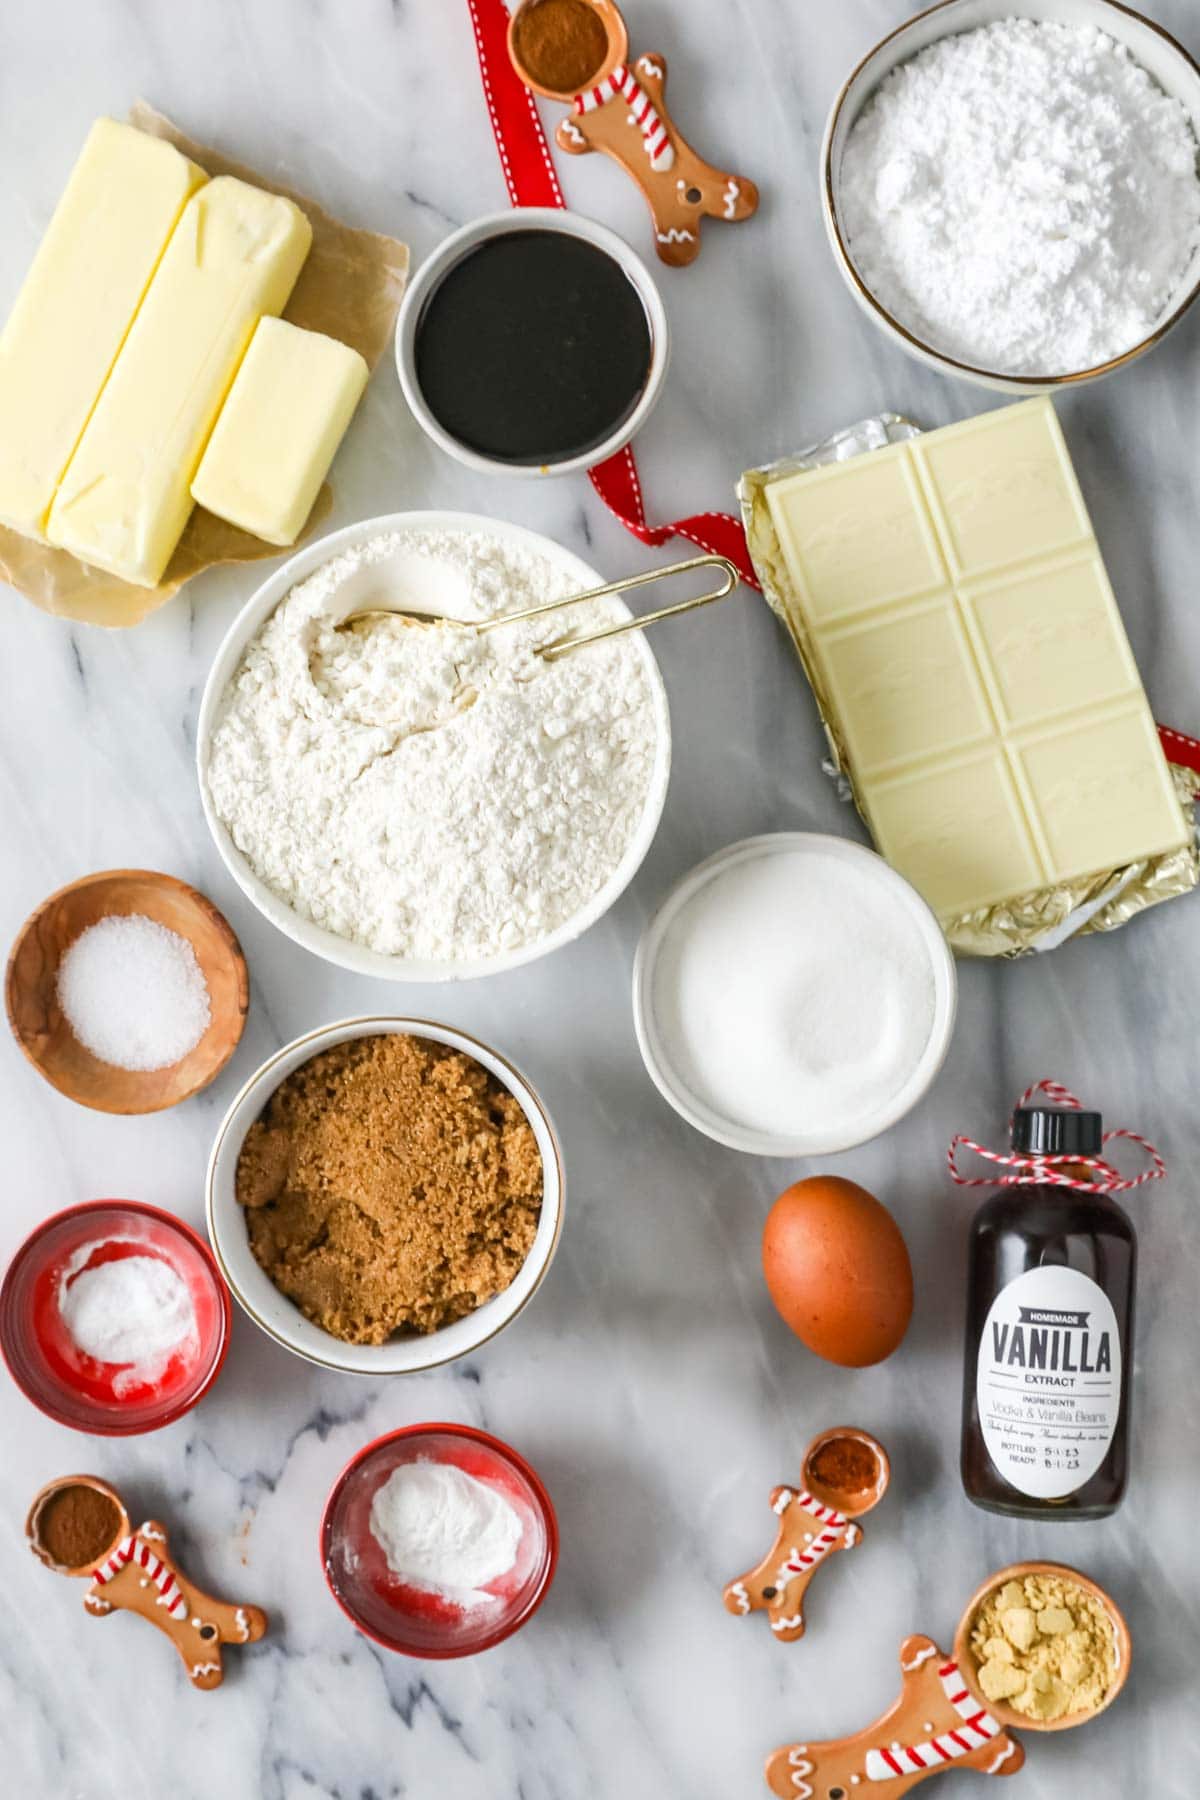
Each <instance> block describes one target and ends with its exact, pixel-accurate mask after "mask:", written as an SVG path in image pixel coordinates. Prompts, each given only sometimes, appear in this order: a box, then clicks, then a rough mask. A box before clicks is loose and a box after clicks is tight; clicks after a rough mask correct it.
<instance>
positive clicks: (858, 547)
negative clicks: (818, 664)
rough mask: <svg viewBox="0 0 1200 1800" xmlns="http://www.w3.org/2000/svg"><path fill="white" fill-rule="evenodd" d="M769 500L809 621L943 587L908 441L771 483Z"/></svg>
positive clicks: (940, 568) (842, 614) (784, 551)
mask: <svg viewBox="0 0 1200 1800" xmlns="http://www.w3.org/2000/svg"><path fill="white" fill-rule="evenodd" d="M766 493H767V504H768V506H769V508H770V511H771V517H772V519H773V520H774V524H775V530H776V532H777V533H778V535H779V542H780V544H781V546H782V548H783V553H784V557H785V559H786V561H787V565H788V572H789V574H790V575H791V577H792V580H793V581H794V582H795V584H796V586H797V588H798V589H799V591H800V594H801V597H802V600H803V603H804V610H805V613H806V615H807V616H808V618H809V619H810V620H811V621H812V622H813V623H814V624H823V623H825V622H826V621H830V620H833V619H839V618H842V617H844V616H845V615H848V614H851V613H858V612H864V611H866V610H867V609H869V608H871V607H878V606H884V605H890V604H893V603H894V602H896V601H899V600H910V599H913V598H914V597H916V596H917V595H920V594H927V593H930V592H932V591H933V590H934V589H935V588H940V587H944V586H945V583H946V573H945V570H944V568H943V567H942V559H941V556H940V554H939V552H938V547H937V539H936V537H935V536H934V532H933V527H932V524H931V522H930V519H929V515H928V513H927V511H926V509H925V507H924V505H923V504H922V502H921V497H920V493H919V490H918V488H917V484H916V479H915V476H914V473H913V469H912V466H911V464H910V462H909V460H908V456H907V452H906V447H905V446H903V445H900V446H897V447H895V448H894V449H889V450H876V451H873V452H872V453H871V454H870V455H869V456H857V457H854V458H853V459H852V461H850V462H848V463H835V464H833V465H832V466H831V467H830V468H827V469H814V470H812V471H805V472H803V473H802V474H799V475H793V476H788V477H785V478H784V479H783V480H781V481H778V482H772V483H771V484H770V485H769V486H768V488H767V490H766Z"/></svg>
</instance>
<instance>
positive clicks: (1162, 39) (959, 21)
mask: <svg viewBox="0 0 1200 1800" xmlns="http://www.w3.org/2000/svg"><path fill="white" fill-rule="evenodd" d="M1012 18H1020V19H1038V20H1046V21H1050V22H1056V23H1061V24H1065V25H1094V26H1095V27H1096V28H1097V29H1098V30H1100V31H1104V32H1107V33H1108V35H1109V37H1112V38H1115V39H1116V40H1117V42H1118V43H1120V44H1124V45H1125V46H1126V47H1127V49H1128V50H1129V51H1130V53H1131V54H1132V55H1133V56H1134V57H1135V58H1136V60H1137V61H1138V62H1139V63H1141V65H1142V67H1143V68H1144V69H1146V70H1148V72H1149V73H1150V74H1151V75H1152V76H1153V77H1154V79H1155V81H1157V82H1158V84H1159V86H1160V87H1161V88H1162V89H1163V90H1164V92H1166V93H1168V94H1170V95H1172V96H1173V97H1174V98H1175V99H1177V100H1180V101H1182V103H1183V105H1184V107H1185V108H1186V109H1187V112H1188V114H1189V115H1190V117H1191V120H1192V126H1193V129H1194V130H1195V132H1196V134H1197V136H1198V137H1200V67H1198V66H1197V64H1196V63H1195V62H1194V61H1193V59H1192V57H1191V56H1189V55H1188V53H1187V51H1186V50H1185V49H1184V48H1183V46H1182V45H1181V44H1179V43H1177V42H1176V41H1175V39H1174V38H1173V37H1171V36H1170V34H1169V33H1168V32H1166V31H1164V30H1163V29H1162V27H1161V26H1160V25H1156V24H1154V23H1153V21H1152V20H1150V19H1147V18H1144V17H1143V16H1142V14H1141V13H1137V12H1133V11H1132V10H1131V9H1130V8H1129V7H1127V6H1121V5H1119V4H1118V3H1117V0H941V3H940V4H939V5H936V6H931V7H929V9H928V10H927V11H925V12H920V13H917V14H916V16H915V17H914V18H911V19H909V20H908V22H907V24H904V25H901V26H899V27H898V28H897V29H896V30H895V31H893V32H890V33H889V34H888V36H887V37H885V38H884V39H882V41H881V42H880V43H878V44H876V46H875V48H874V49H873V50H872V51H871V52H870V53H869V55H867V56H865V57H864V58H863V60H862V62H860V63H859V65H858V67H857V68H856V69H855V70H854V72H853V74H852V75H851V76H850V78H849V80H848V81H847V82H846V83H845V85H844V86H843V88H842V90H841V92H840V93H839V94H838V97H837V99H836V100H835V101H834V103H833V109H832V111H831V112H830V115H829V120H828V123H827V125H826V127H825V138H824V142H823V144H822V146H821V203H822V210H823V213H824V216H825V230H826V233H827V235H828V237H829V242H830V244H831V246H832V248H833V254H834V258H835V260H836V262H837V266H838V269H839V270H840V272H841V275H842V278H843V280H844V281H845V283H846V286H847V287H848V288H849V290H850V292H851V293H852V294H853V296H854V298H855V299H856V300H857V301H858V304H859V305H860V306H861V307H862V309H863V311H864V312H865V313H866V314H867V317H868V318H870V319H871V320H873V322H874V323H875V324H876V325H878V326H879V327H880V329H881V330H882V331H883V332H884V333H885V334H886V335H887V336H888V337H890V338H891V339H892V341H893V343H897V344H899V345H900V347H901V348H902V349H904V350H907V351H908V353H909V355H910V356H915V357H916V358H917V360H918V361H919V362H923V363H926V364H928V366H929V367H930V368H933V369H940V370H941V371H942V373H943V374H947V375H957V376H958V377H959V378H960V379H961V380H963V381H970V382H973V383H974V384H975V385H976V386H977V387H984V388H991V389H993V390H994V391H995V392H996V393H1002V394H1046V393H1054V392H1056V391H1057V390H1058V389H1060V388H1066V387H1078V386H1079V385H1080V384H1081V383H1083V382H1085V381H1098V380H1099V379H1100V378H1101V377H1102V376H1104V375H1111V374H1112V373H1113V372H1114V370H1116V369H1123V368H1124V367H1125V366H1126V364H1127V363H1131V362H1133V361H1134V360H1135V359H1136V358H1137V357H1139V356H1143V355H1144V354H1145V353H1146V351H1147V350H1151V349H1153V347H1154V345H1155V344H1158V343H1161V342H1162V340H1163V338H1164V337H1165V336H1166V335H1167V333H1168V331H1170V330H1171V329H1172V327H1173V326H1174V325H1176V324H1178V322H1179V320H1180V319H1181V318H1182V317H1183V315H1184V313H1185V312H1186V311H1187V309H1188V307H1189V306H1190V305H1191V304H1192V302H1193V300H1194V299H1195V298H1196V296H1197V294H1200V250H1197V251H1196V253H1195V254H1194V255H1193V257H1192V260H1191V263H1190V264H1189V266H1188V268H1187V269H1186V270H1185V272H1184V275H1183V277H1182V279H1181V281H1180V284H1179V287H1178V289H1177V291H1176V293H1175V295H1174V296H1173V297H1172V299H1171V301H1170V303H1169V304H1168V305H1167V307H1166V308H1165V310H1164V313H1163V316H1162V318H1161V319H1160V320H1159V321H1158V323H1157V324H1156V326H1155V328H1154V330H1153V331H1152V332H1151V333H1150V335H1149V337H1147V338H1145V339H1143V341H1142V342H1141V343H1140V344H1135V345H1134V346H1133V347H1132V348H1131V349H1129V350H1125V351H1123V352H1122V354H1121V355H1120V356H1115V357H1113V358H1112V359H1111V361H1109V362H1106V363H1099V364H1097V365H1096V367H1094V368H1091V369H1079V370H1076V371H1075V372H1073V373H1071V374H1066V375H1036V374H1031V375H1002V374H998V373H997V372H996V371H995V370H992V369H984V368H978V367H976V366H975V365H973V364H971V363H966V362H960V361H959V360H958V359H957V358H955V357H953V356H946V355H944V354H943V353H942V352H941V351H939V350H934V349H932V348H931V347H930V346H929V345H928V344H925V343H923V342H922V341H921V339H920V338H918V337H916V336H915V335H914V334H913V333H912V332H911V331H910V330H908V328H907V327H906V326H904V325H902V324H901V323H900V321H899V320H898V319H896V318H894V317H893V316H892V314H891V313H889V312H888V311H887V310H886V308H885V307H883V306H882V305H881V304H880V302H879V301H878V300H877V299H876V298H875V296H874V294H873V293H871V291H870V289H869V288H868V287H867V286H866V283H865V282H864V281H863V279H862V277H861V276H860V275H859V273H858V270H857V269H856V268H855V266H854V261H853V259H852V257H851V255H850V250H849V247H848V245H847V243H846V240H845V238H844V236H843V234H842V228H841V222H840V218H839V214H838V175H839V171H840V168H841V161H842V152H843V150H844V149H845V146H846V139H847V137H848V136H849V134H850V131H851V130H852V128H853V126H854V123H855V120H856V119H857V118H858V116H859V114H860V113H861V112H862V110H863V107H864V106H865V105H866V103H867V101H868V100H869V99H870V98H871V95H872V94H873V93H874V92H875V90H876V88H877V87H878V86H879V84H880V83H881V82H882V81H883V80H884V78H885V77H886V76H888V75H890V74H891V72H892V70H893V69H895V68H897V67H898V66H899V64H900V63H903V62H907V61H908V60H909V58H910V57H913V56H915V55H916V54H917V53H918V51H921V50H925V49H927V48H928V47H929V45H930V44H932V43H935V42H937V40H938V39H939V38H944V37H951V36H954V35H956V34H957V33H959V32H963V31H973V30H975V29H976V27H978V26H980V25H991V24H994V23H995V22H996V20H998V19H1012Z"/></svg>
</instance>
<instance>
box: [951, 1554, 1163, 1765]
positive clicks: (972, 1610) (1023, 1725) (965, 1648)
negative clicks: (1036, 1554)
mask: <svg viewBox="0 0 1200 1800" xmlns="http://www.w3.org/2000/svg"><path fill="white" fill-rule="evenodd" d="M1026 1575H1057V1576H1058V1578H1059V1580H1061V1581H1066V1582H1073V1583H1074V1585H1075V1586H1076V1587H1079V1588H1082V1589H1083V1591H1084V1593H1085V1594H1090V1595H1091V1596H1092V1598H1093V1599H1094V1600H1098V1601H1099V1602H1100V1604H1101V1606H1102V1607H1103V1608H1104V1610H1105V1612H1106V1613H1107V1614H1108V1620H1109V1623H1110V1625H1111V1626H1112V1628H1113V1638H1114V1640H1115V1642H1116V1649H1117V1667H1116V1673H1115V1674H1114V1675H1113V1679H1112V1686H1111V1687H1110V1688H1109V1690H1108V1693H1107V1694H1106V1695H1105V1696H1104V1699H1103V1701H1102V1702H1101V1704H1100V1705H1099V1706H1098V1707H1097V1708H1096V1710H1095V1712H1074V1713H1063V1714H1062V1716H1061V1718H1057V1719H1031V1718H1030V1717H1029V1715H1028V1714H1027V1713H1023V1712H1017V1710H1016V1709H1015V1707H1012V1706H1008V1705H1006V1703H1005V1702H1004V1701H1003V1700H989V1699H988V1697H987V1695H986V1694H985V1693H984V1692H983V1690H982V1688H981V1687H980V1686H979V1680H978V1676H977V1675H976V1663H975V1657H974V1655H973V1653H972V1650H971V1626H972V1625H973V1624H974V1622H975V1614H976V1613H977V1612H978V1611H979V1608H980V1607H981V1606H982V1605H983V1603H984V1601H985V1600H986V1599H987V1597H988V1595H989V1594H992V1593H994V1592H995V1590H996V1589H997V1588H1001V1587H1003V1586H1004V1584H1005V1582H1006V1581H1023V1580H1024V1579H1025V1577H1026ZM1132 1656H1133V1640H1132V1639H1131V1637H1130V1635H1129V1626H1128V1624H1127V1623H1126V1621H1125V1615H1124V1614H1123V1613H1122V1611H1121V1609H1120V1607H1119V1606H1118V1605H1117V1603H1116V1601H1115V1600H1114V1599H1113V1597H1112V1595H1111V1594H1106V1593H1105V1591H1104V1589H1103V1588H1102V1587H1101V1586H1100V1585H1099V1583H1098V1582H1095V1581H1093V1580H1092V1578H1091V1576H1090V1575H1081V1574H1080V1572H1079V1570H1078V1569H1072V1568H1069V1567H1068V1566H1067V1565H1066V1563H1051V1562H1019V1563H1010V1564H1009V1566H1008V1568H1007V1569H1000V1570H998V1571H997V1573H996V1574H995V1575H989V1576H988V1578H987V1580H986V1581H984V1582H982V1583H981V1584H980V1585H979V1587H977V1588H976V1589H975V1592H974V1593H973V1594H972V1595H971V1598H970V1599H969V1600H968V1602H967V1609H966V1611H965V1612H964V1613H963V1616H962V1618H961V1619H960V1620H959V1624H958V1630H957V1631H956V1632H955V1634H954V1660H955V1662H956V1663H957V1664H958V1669H959V1673H960V1675H961V1676H962V1678H963V1681H964V1682H965V1683H966V1685H967V1687H968V1688H970V1690H971V1692H972V1694H974V1696H975V1698H976V1699H977V1700H978V1702H979V1704H980V1706H982V1707H984V1708H985V1710H986V1711H988V1712H989V1713H991V1715H992V1717H993V1719H996V1720H998V1721H999V1723H1000V1724H1001V1725H1002V1726H1003V1727H1004V1728H1005V1729H1006V1730H1010V1731H1069V1730H1070V1729H1071V1728H1072V1726H1075V1725H1086V1724H1087V1723H1088V1721H1089V1720H1091V1719H1098V1718H1099V1717H1100V1714H1101V1713H1102V1712H1107V1710H1108V1708H1109V1707H1110V1706H1111V1705H1112V1703H1113V1701H1114V1700H1115V1699H1116V1697H1117V1695H1118V1694H1119V1693H1120V1691H1121V1689H1122V1688H1123V1687H1124V1686H1125V1683H1126V1681H1127V1680H1128V1678H1129V1664H1130V1661H1131V1659H1132Z"/></svg>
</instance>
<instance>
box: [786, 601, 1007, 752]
mask: <svg viewBox="0 0 1200 1800" xmlns="http://www.w3.org/2000/svg"><path fill="white" fill-rule="evenodd" d="M821 660H822V663H823V665H824V668H825V673H826V677H827V679H828V682H829V687H830V691H831V692H832V694H833V697H834V699H835V701H836V703H837V708H838V714H839V717H840V718H841V720H842V722H843V725H844V728H845V733H846V742H847V745H848V747H849V750H850V754H851V756H852V758H853V759H854V766H855V768H856V769H858V770H860V771H861V772H862V773H863V774H864V775H869V774H872V773H873V772H874V771H876V770H880V769H888V768H892V767H894V766H895V765H896V764H897V763H905V762H910V761H911V760H912V759H913V758H915V757H920V756H929V755H932V754H934V753H935V752H943V753H945V752H951V751H954V750H961V749H965V748H967V747H969V746H970V745H972V744H978V743H982V742H983V741H984V740H985V739H987V738H988V737H990V736H991V735H992V734H993V732H994V729H995V728H994V726H993V723H992V714H991V710H990V708H989V706H988V702H987V696H986V695H985V693H984V690H983V686H982V683H981V682H980V679H979V675H978V672H977V670H976V667H975V661H974V657H973V656H972V654H971V647H970V645H969V643H968V642H967V637H966V633H965V632H964V630H963V627H962V621H961V619H960V618H959V616H958V611H957V608H956V607H955V605H954V599H953V596H952V595H949V594H945V595H942V596H941V597H939V598H938V599H937V600H934V601H932V602H928V603H924V602H923V603H920V604H918V605H917V606H913V607H909V608H906V609H905V610H904V611H903V612H899V613H896V612H892V613H889V614H887V615H886V617H884V618H880V619H874V620H872V621H871V622H869V623H868V624H865V625H864V624H860V625H853V626H850V627H848V628H846V629H844V630H842V631H838V632H830V633H827V634H824V635H823V636H822V638H821ZM931 694H936V695H937V696H938V701H937V704H936V705H931V704H930V695H931Z"/></svg>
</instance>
